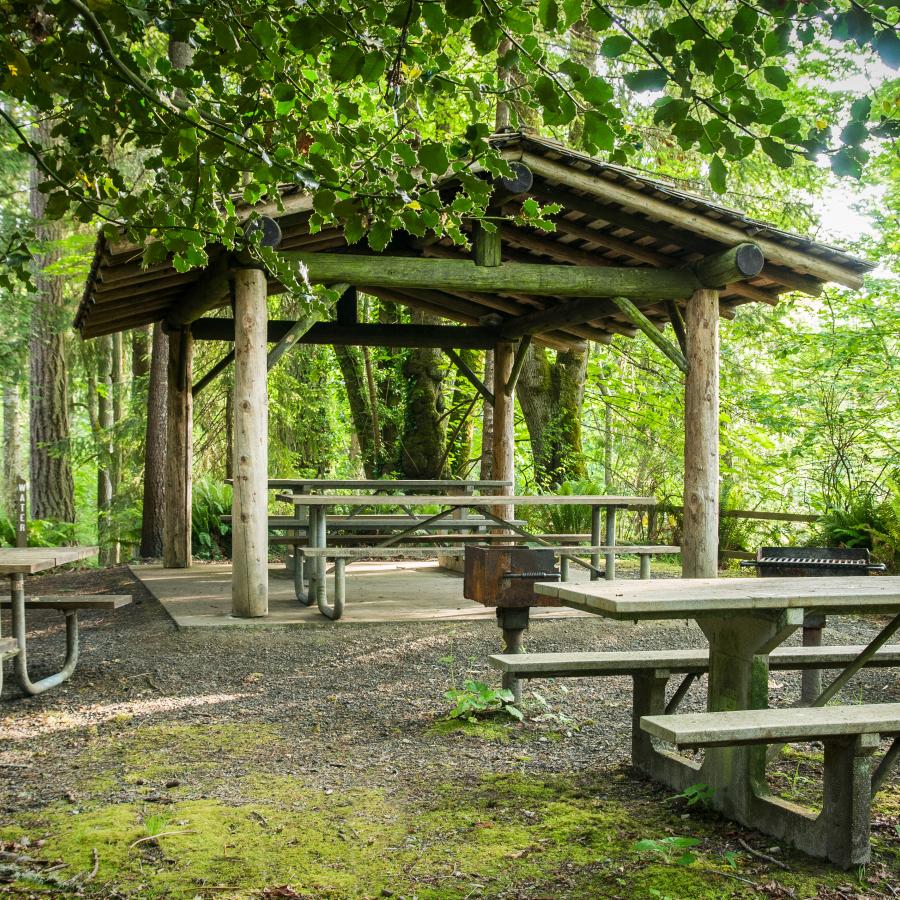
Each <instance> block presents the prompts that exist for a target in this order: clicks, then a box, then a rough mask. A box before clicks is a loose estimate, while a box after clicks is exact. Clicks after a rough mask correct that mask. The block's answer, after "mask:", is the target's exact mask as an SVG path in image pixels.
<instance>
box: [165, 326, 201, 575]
mask: <svg viewBox="0 0 900 900" xmlns="http://www.w3.org/2000/svg"><path fill="white" fill-rule="evenodd" d="M193 350H194V347H193V339H192V338H191V333H190V331H175V332H172V334H170V335H169V353H168V410H167V414H166V425H167V437H166V456H165V466H166V469H165V476H164V478H165V484H166V514H165V517H164V524H163V565H165V567H166V568H169V569H186V568H189V567H190V565H191V476H192V469H193V452H194V442H193V414H194V410H193V400H192V397H191V380H192V374H193V372H192V370H193V365H192V362H193Z"/></svg>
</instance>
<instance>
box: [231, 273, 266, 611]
mask: <svg viewBox="0 0 900 900" xmlns="http://www.w3.org/2000/svg"><path fill="white" fill-rule="evenodd" d="M234 288H235V290H234V325H235V335H234V457H233V462H232V471H233V473H234V474H233V477H234V495H233V500H232V506H231V515H232V520H231V521H232V528H233V531H232V548H233V551H232V563H233V570H232V584H231V611H232V614H233V615H235V616H239V617H240V618H244V619H248V618H254V617H257V616H265V615H268V613H269V566H268V562H269V541H268V468H269V460H268V446H269V401H268V394H267V392H266V371H267V369H266V349H267V347H266V320H267V318H268V312H267V309H266V276H265V273H264V272H262V271H260V270H259V269H239V270H238V271H237V272H235V276H234Z"/></svg>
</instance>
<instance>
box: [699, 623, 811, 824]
mask: <svg viewBox="0 0 900 900" xmlns="http://www.w3.org/2000/svg"><path fill="white" fill-rule="evenodd" d="M698 623H699V625H700V627H701V628H702V630H703V633H704V634H705V635H706V638H707V640H708V641H709V679H708V685H707V691H708V694H707V698H708V699H707V709H708V710H709V711H710V712H723V711H730V710H737V709H764V708H765V707H766V706H768V696H769V653H771V651H772V650H774V649H775V648H776V647H777V646H778V645H779V644H782V643H783V642H784V641H785V640H786V639H787V638H788V637H789V636H790V635H791V634H793V633H794V632H795V631H796V630H797V628H799V627H800V626H801V625H802V624H803V610H802V609H787V610H783V611H781V612H778V613H767V612H763V611H761V610H757V611H755V612H752V613H735V614H733V615H731V616H727V617H725V616H710V617H704V618H699V619H698ZM765 765H766V751H765V748H764V747H748V746H744V745H740V746H730V747H710V748H708V749H707V751H706V757H705V759H704V763H703V781H705V782H706V783H707V784H709V785H710V787H712V788H713V789H714V791H715V792H716V793H717V794H718V795H719V796H717V797H716V799H715V800H714V803H715V805H716V806H717V807H718V808H719V809H721V810H722V811H723V812H725V814H726V815H730V816H733V817H735V818H738V819H740V820H741V821H743V822H747V821H749V820H751V819H752V815H751V807H752V805H753V802H754V799H755V798H756V797H765V796H767V795H768V794H769V791H768V789H767V788H766V785H765Z"/></svg>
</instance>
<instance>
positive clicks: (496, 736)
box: [426, 719, 514, 744]
mask: <svg viewBox="0 0 900 900" xmlns="http://www.w3.org/2000/svg"><path fill="white" fill-rule="evenodd" d="M513 727H514V726H513V723H512V722H503V721H499V720H497V719H476V720H475V721H474V722H470V721H469V720H468V719H439V720H438V721H437V722H434V723H433V724H431V725H429V726H428V729H427V732H426V733H427V734H430V735H434V736H436V737H446V736H447V735H464V736H465V737H469V738H476V739H478V740H482V741H499V742H500V743H501V744H507V743H509V738H510V733H511V731H512V729H513Z"/></svg>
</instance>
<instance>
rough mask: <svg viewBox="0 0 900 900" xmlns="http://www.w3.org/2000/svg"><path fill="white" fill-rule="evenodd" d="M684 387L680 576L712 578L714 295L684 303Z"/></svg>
mask: <svg viewBox="0 0 900 900" xmlns="http://www.w3.org/2000/svg"><path fill="white" fill-rule="evenodd" d="M685 325H686V331H687V351H688V352H687V357H688V373H687V377H686V379H685V385H684V537H683V539H682V543H681V560H682V562H681V573H682V576H683V577H684V578H715V577H716V573H717V570H718V556H719V293H718V291H714V290H706V289H704V290H699V291H695V292H694V294H693V296H692V297H691V299H690V300H689V301H688V304H687V316H686V320H685Z"/></svg>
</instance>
